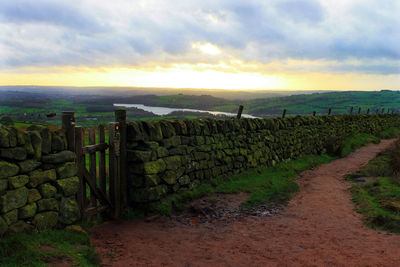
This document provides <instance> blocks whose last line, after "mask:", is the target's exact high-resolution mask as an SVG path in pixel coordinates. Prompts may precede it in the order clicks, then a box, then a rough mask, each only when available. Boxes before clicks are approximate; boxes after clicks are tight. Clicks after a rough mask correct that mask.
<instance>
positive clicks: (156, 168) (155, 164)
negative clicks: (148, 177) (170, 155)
mask: <svg viewBox="0 0 400 267" xmlns="http://www.w3.org/2000/svg"><path fill="white" fill-rule="evenodd" d="M165 168H166V164H165V162H164V160H162V159H159V160H157V161H149V162H145V163H143V171H144V173H145V174H156V173H161V172H163V171H165Z"/></svg>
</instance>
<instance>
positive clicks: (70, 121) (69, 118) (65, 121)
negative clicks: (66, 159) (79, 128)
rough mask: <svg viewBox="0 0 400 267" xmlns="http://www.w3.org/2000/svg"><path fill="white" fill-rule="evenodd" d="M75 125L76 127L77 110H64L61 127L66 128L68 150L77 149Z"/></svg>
mask: <svg viewBox="0 0 400 267" xmlns="http://www.w3.org/2000/svg"><path fill="white" fill-rule="evenodd" d="M74 127H75V112H73V111H63V112H62V117H61V128H62V129H63V130H64V132H65V135H66V137H67V142H68V150H70V151H74V150H75V138H74Z"/></svg>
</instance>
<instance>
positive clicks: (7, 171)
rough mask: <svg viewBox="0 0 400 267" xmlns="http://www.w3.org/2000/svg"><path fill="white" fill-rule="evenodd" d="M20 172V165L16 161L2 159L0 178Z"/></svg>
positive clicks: (0, 162)
mask: <svg viewBox="0 0 400 267" xmlns="http://www.w3.org/2000/svg"><path fill="white" fill-rule="evenodd" d="M18 172H19V167H18V166H17V165H15V164H14V163H10V162H7V161H0V179H3V178H7V177H10V176H15V175H16V174H17V173H18Z"/></svg>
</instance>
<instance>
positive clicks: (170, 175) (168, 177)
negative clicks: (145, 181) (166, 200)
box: [161, 170, 176, 185]
mask: <svg viewBox="0 0 400 267" xmlns="http://www.w3.org/2000/svg"><path fill="white" fill-rule="evenodd" d="M161 179H162V180H163V181H165V182H166V183H167V184H169V185H173V184H175V183H176V173H175V171H171V170H169V171H166V172H165V173H164V174H163V175H162V176H161Z"/></svg>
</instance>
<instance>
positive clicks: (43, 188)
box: [39, 184, 57, 198]
mask: <svg viewBox="0 0 400 267" xmlns="http://www.w3.org/2000/svg"><path fill="white" fill-rule="evenodd" d="M39 190H40V194H41V195H42V197H43V198H52V197H55V196H56V194H57V188H55V187H54V186H52V185H51V184H41V185H40V186H39Z"/></svg>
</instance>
